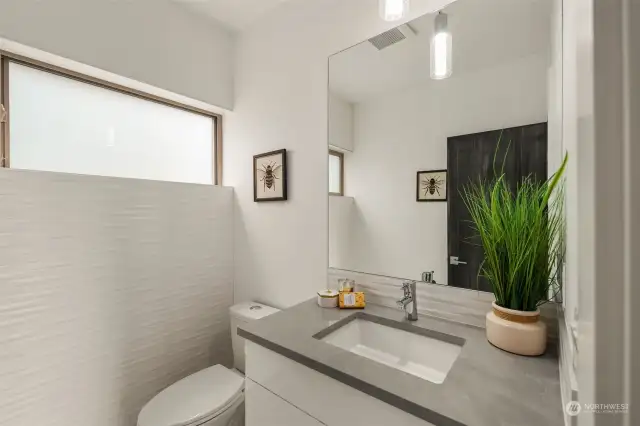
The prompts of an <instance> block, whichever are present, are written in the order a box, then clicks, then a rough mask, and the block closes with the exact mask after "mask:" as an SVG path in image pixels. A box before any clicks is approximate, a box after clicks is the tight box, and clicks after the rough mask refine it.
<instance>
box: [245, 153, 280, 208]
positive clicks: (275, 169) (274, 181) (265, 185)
mask: <svg viewBox="0 0 640 426" xmlns="http://www.w3.org/2000/svg"><path fill="white" fill-rule="evenodd" d="M286 199H287V150H286V149H280V150H277V151H271V152H266V153H264V154H259V155H255V156H254V157H253V201H255V202H260V201H285V200H286Z"/></svg>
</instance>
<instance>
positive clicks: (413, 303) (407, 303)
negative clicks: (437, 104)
mask: <svg viewBox="0 0 640 426" xmlns="http://www.w3.org/2000/svg"><path fill="white" fill-rule="evenodd" d="M402 291H404V297H402V299H400V300H398V302H397V303H398V306H399V307H400V308H401V309H404V311H405V312H406V313H407V320H409V321H418V295H417V294H416V282H415V281H405V282H403V283H402Z"/></svg>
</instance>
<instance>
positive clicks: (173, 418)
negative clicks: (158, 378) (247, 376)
mask: <svg viewBox="0 0 640 426" xmlns="http://www.w3.org/2000/svg"><path fill="white" fill-rule="evenodd" d="M243 390H244V379H243V378H242V377H241V376H240V375H238V374H236V373H234V372H232V371H231V370H229V369H227V368H226V367H224V366H222V365H214V366H213V367H209V368H207V369H204V370H202V371H199V372H197V373H195V374H192V375H191V376H189V377H185V378H184V379H182V380H180V381H179V382H176V383H174V384H173V385H171V386H169V387H168V388H166V389H165V390H163V391H162V392H160V393H159V394H158V395H156V396H155V397H154V398H153V399H152V400H151V401H149V402H148V403H147V405H145V406H144V408H143V409H142V411H140V415H139V416H138V426H187V425H191V424H193V423H196V422H199V421H201V420H204V419H208V418H212V417H215V416H216V415H217V414H218V413H220V412H222V411H224V409H225V408H227V407H228V406H230V405H231V404H233V402H235V400H236V399H237V398H238V397H239V396H240V395H241V394H242V391H243Z"/></svg>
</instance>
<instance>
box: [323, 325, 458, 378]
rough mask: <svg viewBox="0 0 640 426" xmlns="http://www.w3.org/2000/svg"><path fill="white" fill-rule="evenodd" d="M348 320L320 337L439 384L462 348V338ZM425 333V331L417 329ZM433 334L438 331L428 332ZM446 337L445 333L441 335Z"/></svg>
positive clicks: (340, 346) (332, 343)
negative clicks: (447, 338)
mask: <svg viewBox="0 0 640 426" xmlns="http://www.w3.org/2000/svg"><path fill="white" fill-rule="evenodd" d="M365 318H366V317H362V318H357V319H355V320H352V321H350V322H348V323H346V324H345V325H343V326H342V327H340V328H338V329H337V330H335V331H333V332H331V333H329V334H327V335H326V336H324V337H322V338H321V340H322V341H324V342H326V343H329V344H331V345H334V346H337V347H339V348H342V349H345V350H347V351H349V352H352V353H354V354H357V355H360V356H363V357H365V358H368V359H370V360H373V361H376V362H379V363H381V364H384V365H387V366H389V367H393V368H395V369H398V370H400V371H404V372H406V373H409V374H413V375H414V376H417V377H420V378H421V379H424V380H428V381H430V382H433V383H442V382H444V379H445V378H446V377H447V374H448V373H449V370H451V367H452V366H453V363H454V361H455V360H456V358H457V357H458V355H460V352H461V351H462V344H463V343H464V340H463V339H460V338H457V337H454V336H448V337H449V340H451V341H453V342H456V343H457V344H456V343H449V342H446V341H444V340H442V339H438V338H435V337H429V336H425V335H423V334H417V333H415V332H409V331H405V330H401V329H399V328H395V327H390V326H386V325H382V324H378V323H376V322H372V321H369V320H366V319H365ZM421 331H423V332H429V330H424V329H423V330H421ZM432 333H433V335H434V336H436V335H441V333H437V332H432ZM442 336H447V335H442Z"/></svg>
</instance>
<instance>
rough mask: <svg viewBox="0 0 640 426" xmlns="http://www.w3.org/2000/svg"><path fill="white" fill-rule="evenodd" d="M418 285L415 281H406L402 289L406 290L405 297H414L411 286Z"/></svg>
mask: <svg viewBox="0 0 640 426" xmlns="http://www.w3.org/2000/svg"><path fill="white" fill-rule="evenodd" d="M415 285H416V282H415V281H405V282H403V283H402V290H403V291H404V297H412V296H413V294H411V288H412V287H413V286H415Z"/></svg>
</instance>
